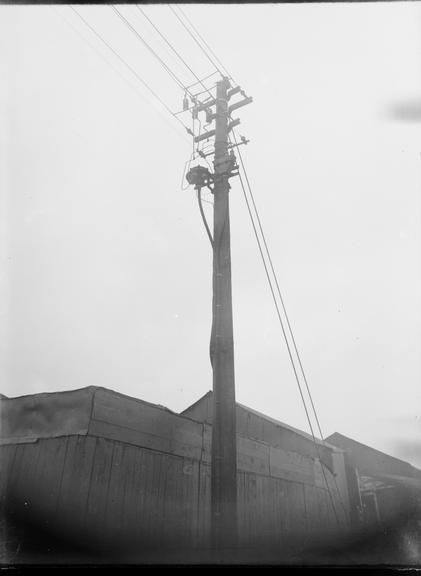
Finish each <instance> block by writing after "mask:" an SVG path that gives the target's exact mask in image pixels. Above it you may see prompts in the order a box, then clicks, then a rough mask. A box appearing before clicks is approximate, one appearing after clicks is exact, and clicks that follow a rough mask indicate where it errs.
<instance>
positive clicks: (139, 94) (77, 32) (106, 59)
mask: <svg viewBox="0 0 421 576" xmlns="http://www.w3.org/2000/svg"><path fill="white" fill-rule="evenodd" d="M69 7H70V8H71V6H69ZM51 9H52V10H54V12H55V13H56V14H57V15H58V16H60V18H61V19H62V20H63V21H64V22H65V23H66V24H67V25H68V26H70V28H72V30H73V31H74V32H75V33H76V34H77V35H78V36H79V37H80V38H82V40H83V41H84V42H86V44H88V46H90V48H92V50H94V51H95V52H96V53H97V54H98V56H99V57H100V58H101V59H102V60H103V61H104V62H105V63H106V64H108V66H110V68H112V69H113V70H114V72H115V73H116V74H118V75H119V76H120V78H121V79H122V80H124V82H126V84H127V85H128V86H130V88H131V89H132V90H134V91H135V92H136V94H137V95H138V96H139V97H140V98H141V99H142V100H143V101H144V102H147V103H149V104H150V101H148V100H147V99H146V98H145V96H144V94H142V92H140V90H139V89H138V87H137V86H136V85H135V84H134V83H133V82H131V81H130V80H128V78H126V77H125V76H124V75H123V74H122V73H121V71H120V70H119V69H118V68H117V67H116V66H114V65H113V64H112V63H111V62H110V60H109V59H108V58H106V57H105V56H104V54H102V53H101V51H100V50H98V48H97V47H96V46H95V45H94V44H92V43H91V42H89V40H88V39H87V38H85V36H83V34H81V32H80V31H79V30H78V29H77V28H76V27H75V26H73V24H72V23H71V22H70V21H69V20H68V19H67V18H65V17H64V16H63V14H61V13H60V12H59V11H58V10H57V9H56V8H55V7H54V6H51ZM78 16H79V17H80V18H81V19H82V17H81V16H80V14H79V13H78ZM82 20H83V19H82ZM85 23H86V22H85ZM156 111H157V112H158V113H159V115H160V116H161V117H162V119H163V120H164V122H165V123H166V124H168V126H169V127H170V128H171V130H174V132H175V133H176V134H177V136H179V137H180V138H182V139H183V140H184V141H186V142H187V139H186V137H185V136H181V133H180V132H178V130H176V129H175V127H174V126H173V125H172V124H171V123H170V122H169V121H168V119H167V117H166V116H164V115H163V114H162V113H161V112H160V111H159V110H158V109H157V110H156ZM181 124H182V126H183V127H184V128H185V126H184V124H183V123H181Z"/></svg>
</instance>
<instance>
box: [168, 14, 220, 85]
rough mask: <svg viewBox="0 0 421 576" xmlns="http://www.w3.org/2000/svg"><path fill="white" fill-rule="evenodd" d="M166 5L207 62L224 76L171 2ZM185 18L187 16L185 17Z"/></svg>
mask: <svg viewBox="0 0 421 576" xmlns="http://www.w3.org/2000/svg"><path fill="white" fill-rule="evenodd" d="M168 7H169V8H170V10H171V12H172V13H173V14H174V16H175V17H176V18H177V20H178V21H179V22H180V24H181V25H182V26H183V28H184V29H185V30H187V32H188V34H189V35H190V36H191V37H192V38H193V40H194V41H195V43H196V44H197V45H198V46H199V48H200V50H201V51H202V52H203V53H204V55H205V56H206V58H207V59H208V60H209V62H210V63H211V64H212V66H213V67H214V68H215V69H216V71H217V72H219V74H220V75H221V76H222V77H224V74H223V73H222V72H221V70H220V68H219V67H218V66H217V65H216V64H215V62H214V61H213V60H212V58H211V57H210V56H209V54H208V53H207V52H206V50H205V49H204V48H203V46H202V45H201V44H200V42H199V41H198V40H197V38H196V37H195V36H194V35H193V33H192V31H191V30H190V29H189V28H188V27H187V26H186V24H185V23H184V22H183V20H182V19H181V18H180V16H179V15H178V14H177V12H176V11H175V10H174V8H173V7H172V6H171V4H168ZM180 10H181V8H180ZM186 19H187V17H186Z"/></svg>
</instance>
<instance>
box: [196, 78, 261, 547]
mask: <svg viewBox="0 0 421 576" xmlns="http://www.w3.org/2000/svg"><path fill="white" fill-rule="evenodd" d="M238 93H241V94H242V95H243V96H244V99H243V100H241V101H239V102H236V103H235V104H232V105H231V106H228V101H229V99H230V98H231V96H233V95H234V94H238ZM250 102H252V98H250V97H246V96H245V94H244V91H243V90H241V88H240V87H239V86H237V87H236V88H231V85H230V83H229V80H228V78H223V79H222V80H220V81H219V82H217V84H216V98H215V99H213V100H211V101H209V100H207V101H206V102H202V103H197V104H196V105H195V107H194V112H193V114H194V116H193V117H196V118H197V114H198V113H199V112H206V118H207V121H209V120H210V121H212V120H215V129H214V130H209V131H206V132H204V133H203V134H200V135H199V136H196V137H194V141H195V142H201V141H203V140H209V138H211V137H213V136H214V137H215V150H214V173H213V174H211V173H210V172H209V170H208V169H207V168H205V167H203V166H196V167H194V168H192V169H191V170H190V171H189V173H188V174H187V175H186V178H187V180H188V182H189V184H194V185H195V187H196V190H197V192H198V198H199V204H200V208H201V213H202V218H203V219H204V220H205V218H204V214H203V209H202V205H201V196H200V191H201V188H202V187H203V186H208V187H209V188H210V189H211V191H212V193H213V195H214V211H213V238H212V237H211V235H210V231H209V227H208V225H207V223H206V221H205V225H206V229H207V232H208V235H209V236H210V240H211V242H212V249H213V300H212V334H211V342H210V357H211V363H212V369H213V419H212V451H211V536H212V544H213V546H214V547H215V548H217V549H219V550H220V549H222V548H234V547H235V546H236V543H237V434H236V407H235V379H234V338H233V323H232V295H231V247H230V221H229V198H228V196H229V190H230V184H229V179H230V178H231V177H232V176H235V175H236V174H238V172H237V170H238V166H237V164H236V161H235V156H234V154H233V148H234V147H236V146H239V145H240V144H235V145H234V144H228V135H229V133H230V131H231V130H232V129H233V128H234V127H235V126H237V125H238V124H239V123H240V120H238V119H236V120H231V119H230V117H231V113H232V112H233V111H234V110H236V109H237V108H241V107H242V106H245V105H247V104H249V103H250ZM213 106H215V107H216V110H215V113H212V111H211V108H212V107H213ZM247 142H248V140H245V139H244V138H242V142H241V144H246V143H247ZM228 150H229V151H228ZM210 154H211V153H209V154H202V156H203V157H205V156H208V155H210ZM212 183H213V188H211V184H212Z"/></svg>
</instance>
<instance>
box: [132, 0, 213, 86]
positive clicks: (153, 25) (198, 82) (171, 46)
mask: <svg viewBox="0 0 421 576" xmlns="http://www.w3.org/2000/svg"><path fill="white" fill-rule="evenodd" d="M136 8H137V9H138V10H139V12H140V13H141V14H142V15H143V16H144V17H145V18H146V19H147V21H148V22H149V23H150V24H151V26H152V27H153V28H154V30H155V31H156V32H157V33H158V34H159V35H160V37H161V38H162V39H163V40H164V42H165V43H166V44H167V45H168V46H169V47H170V48H171V50H172V51H173V52H174V54H175V55H176V56H177V57H178V59H179V60H180V61H181V62H182V63H183V64H184V66H185V67H186V68H187V69H188V70H189V71H190V72H191V74H192V75H193V76H194V77H195V78H196V80H197V82H196V83H195V84H192V85H191V86H195V85H196V84H201V85H202V87H203V88H204V89H205V92H208V93H209V95H210V96H211V97H212V93H211V92H210V91H209V90H208V88H206V86H205V85H204V84H203V81H202V80H201V79H200V78H199V77H198V76H197V74H196V72H195V71H194V70H192V68H191V67H190V66H189V64H188V63H187V62H186V61H185V60H184V58H183V57H182V56H181V54H180V53H179V52H178V51H177V50H176V49H175V48H174V46H173V45H172V44H171V42H170V41H169V40H167V38H166V37H165V35H164V34H163V33H162V32H161V31H160V30H159V28H158V27H157V26H155V24H154V23H153V22H152V20H151V19H150V18H149V16H148V15H147V14H146V12H145V11H144V10H143V9H142V8H141V7H140V6H139V5H138V4H136ZM191 86H186V87H185V88H186V91H189V88H191Z"/></svg>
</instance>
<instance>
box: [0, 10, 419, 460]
mask: <svg viewBox="0 0 421 576" xmlns="http://www.w3.org/2000/svg"><path fill="white" fill-rule="evenodd" d="M78 10H79V12H80V14H82V15H83V17H84V18H85V19H86V20H87V21H88V22H89V23H90V24H91V26H93V27H94V29H95V30H97V31H98V32H99V33H100V34H101V35H103V37H104V38H105V39H106V40H107V42H109V43H110V45H112V46H113V48H114V49H115V50H117V52H118V53H119V54H121V56H122V57H123V58H124V59H125V60H126V61H127V62H128V63H129V64H130V65H131V66H132V67H133V68H134V69H135V70H136V71H137V73H138V74H139V75H140V76H141V77H142V78H143V79H144V80H145V82H147V83H148V84H149V85H150V86H151V87H152V88H153V89H154V91H155V92H157V93H158V94H159V96H160V97H161V98H162V100H163V101H165V103H166V105H167V106H168V107H169V108H170V109H171V110H173V111H177V110H180V109H181V108H182V98H183V92H182V91H181V90H180V89H179V88H178V87H177V85H176V84H175V83H174V82H173V80H172V79H171V78H170V77H169V76H168V74H167V73H166V72H165V71H164V70H163V69H162V68H161V67H160V65H159V63H158V62H157V60H155V59H154V58H153V57H152V56H151V55H150V54H149V53H148V52H147V50H146V48H145V47H144V46H143V45H142V44H141V43H140V42H139V40H138V39H137V38H136V37H135V36H134V35H132V34H131V33H130V31H129V30H128V29H127V27H125V26H124V24H123V23H122V21H121V20H119V18H118V16H117V15H116V14H115V13H114V12H113V10H112V9H111V7H109V6H96V7H95V6H94V7H91V6H81V7H79V8H78ZM120 10H121V12H122V13H123V14H124V15H125V16H126V17H127V18H128V19H129V20H130V21H131V22H132V23H133V25H134V26H136V28H137V29H138V31H139V32H140V33H141V34H142V35H143V36H144V37H145V38H146V39H147V41H148V42H150V43H151V44H153V46H154V48H155V49H156V50H159V53H160V54H161V55H162V57H164V58H165V59H166V61H167V62H168V63H169V65H170V66H171V67H172V69H173V70H174V71H176V73H177V74H178V75H179V76H180V78H181V79H182V81H183V83H184V84H190V83H192V82H194V81H195V78H194V77H193V76H192V75H191V74H190V73H189V71H188V70H187V69H186V68H183V67H182V65H181V64H180V62H178V61H177V59H176V57H175V56H174V54H170V53H168V52H167V51H166V46H165V44H164V43H163V42H162V40H161V39H160V38H159V37H158V36H157V35H156V33H155V32H154V30H153V29H152V28H151V26H150V25H149V24H148V22H147V21H146V20H145V19H144V18H143V17H142V15H141V14H140V12H139V11H137V10H136V8H135V7H134V6H121V7H120ZM184 10H185V13H186V14H187V15H188V16H189V17H190V18H191V20H192V21H193V22H194V23H195V25H196V26H197V28H198V30H199V31H200V32H201V33H202V35H203V36H204V37H205V38H206V40H207V42H208V43H209V45H210V46H211V47H212V49H213V50H214V51H215V53H216V54H217V55H218V57H219V58H220V60H221V61H222V63H223V64H224V66H225V67H226V68H227V69H228V71H229V72H230V73H231V74H232V76H233V77H234V79H235V80H236V81H237V82H238V83H240V85H241V87H242V88H243V89H244V90H245V91H246V93H247V94H248V95H251V96H253V99H254V102H253V104H251V105H249V106H247V107H245V108H242V109H241V110H239V111H238V114H237V116H238V117H240V118H241V126H240V127H239V133H240V134H243V135H245V136H246V137H247V138H249V139H250V143H249V144H248V146H246V147H243V149H242V153H243V158H244V160H245V163H246V167H247V170H248V174H249V178H250V181H251V184H252V187H253V191H254V195H255V200H256V202H257V205H258V208H259V210H260V216H261V220H262V223H263V226H264V230H265V233H266V237H267V241H268V244H269V247H270V249H271V254H272V260H273V262H274V265H275V268H276V270H277V273H278V279H279V283H280V286H281V289H282V292H283V295H284V298H285V304H286V307H287V310H288V313H289V317H290V321H291V324H292V326H293V329H294V333H295V338H296V341H297V344H298V347H299V350H300V354H301V358H302V361H303V364H304V368H305V370H306V374H307V378H308V382H309V385H310V388H311V391H312V394H313V399H314V402H315V404H316V407H317V410H318V414H319V419H320V423H321V426H322V429H323V432H324V434H325V435H329V434H331V433H332V432H334V431H339V432H341V433H343V434H345V435H348V436H350V437H352V438H354V439H356V440H358V441H360V442H364V443H366V444H368V445H370V446H373V447H376V448H378V449H380V450H384V451H386V452H388V453H390V454H393V455H395V456H397V457H400V458H403V459H404V460H407V461H409V462H412V463H413V464H414V465H417V466H420V467H421V418H420V414H421V410H420V407H421V388H420V381H421V378H420V377H421V362H420V359H421V331H420V318H421V298H420V294H421V286H420V276H421V274H420V272H421V268H420V262H421V254H420V252H421V243H420V224H421V222H420V220H421V200H420V190H421V188H420V184H421V172H420V161H421V110H420V108H421V106H420V102H421V68H420V65H419V63H420V55H421V54H420V52H421V5H420V3H418V2H411V3H407V2H405V3H399V2H392V3H373V4H360V3H357V4H339V5H332V4H309V5H306V4H304V5H302V4H301V5H282V4H277V5H270V4H268V5H208V6H204V5H200V6H199V5H188V6H185V7H184ZM145 12H147V14H148V15H149V17H150V18H151V19H153V21H154V23H155V24H156V25H157V26H159V29H160V30H161V31H162V33H164V34H165V35H166V36H167V38H168V39H169V40H170V41H171V42H172V43H173V45H174V46H175V47H176V48H177V50H179V52H180V53H181V54H182V55H183V56H184V58H185V59H186V60H187V61H188V63H189V65H190V66H191V67H192V68H193V69H194V70H195V72H196V74H198V75H199V76H200V77H204V76H206V75H208V74H210V73H211V72H213V68H212V66H211V65H210V63H209V61H208V60H207V59H206V58H205V56H204V55H203V54H202V53H201V52H200V51H199V49H198V48H197V46H196V45H195V44H194V43H193V41H192V40H191V39H190V38H189V36H188V35H187V33H186V31H185V30H184V29H183V28H182V26H181V25H180V23H179V22H178V21H177V20H176V18H175V16H174V15H173V14H172V12H171V11H170V10H169V8H168V7H166V6H163V5H162V6H160V5H156V6H153V5H151V6H145ZM211 80H212V82H213V81H214V80H216V76H214V77H213V78H212V79H211ZM210 85H211V84H210ZM0 98H1V100H0V194H1V196H0V201H1V205H0V218H1V239H0V240H1V242H0V251H1V252H0V256H1V264H0V265H1V275H0V278H1V291H2V292H1V326H0V330H1V334H0V346H1V349H0V353H1V357H0V378H1V385H0V391H1V392H2V393H4V394H6V395H8V396H18V395H23V394H32V393H36V392H52V391H59V390H71V389H76V388H81V387H85V386H90V385H95V386H105V387H107V388H110V389H113V390H116V391H118V392H122V393H124V394H128V395H130V396H134V397H137V398H141V399H144V400H147V401H149V402H154V403H159V404H163V405H165V406H167V407H168V408H170V409H172V410H175V411H180V410H182V409H184V408H185V407H187V406H188V405H190V404H191V403H193V402H194V401H196V400H197V399H198V398H199V397H200V396H201V395H202V394H204V393H206V392H207V391H208V390H209V389H210V388H211V386H212V373H211V366H210V362H209V336H210V328H211V296H212V294H211V287H212V284H211V280H212V276H211V275H212V256H211V250H210V246H209V241H208V238H207V236H206V233H205V230H204V228H203V224H202V222H201V219H200V215H199V211H198V208H197V201H196V198H195V195H194V191H193V190H192V189H191V188H190V189H188V190H184V191H183V190H181V179H182V175H183V169H184V165H185V162H186V161H187V160H188V159H189V156H190V154H191V141H190V140H189V137H188V135H187V134H186V133H185V132H183V129H182V127H181V126H180V125H179V124H178V123H177V122H176V121H175V120H174V119H173V118H172V117H171V116H170V114H169V113H168V112H167V111H166V110H165V109H164V108H163V107H162V106H161V105H160V104H159V103H158V102H157V101H156V100H154V98H153V97H152V96H151V95H150V94H149V93H148V91H147V90H146V89H145V88H144V87H143V86H142V84H141V83H140V82H139V81H138V80H137V79H136V78H135V77H134V76H133V75H132V74H131V73H130V72H129V71H128V70H127V68H125V67H124V65H123V64H122V62H121V61H119V60H118V59H117V58H116V57H115V56H113V54H112V53H111V52H110V51H108V50H107V48H106V47H105V46H104V45H102V44H101V42H100V41H99V40H98V38H97V37H95V35H94V34H93V32H92V31H91V30H89V29H88V28H87V27H86V26H85V24H84V23H83V22H82V21H81V20H80V19H79V18H78V16H77V15H76V14H75V13H74V12H72V10H71V9H70V8H69V7H66V6H57V7H54V6H44V7H41V6H32V7H31V6H23V7H19V6H1V7H0ZM183 120H184V121H185V122H186V123H191V120H190V121H189V119H188V117H187V116H185V117H184V118H183ZM231 184H232V189H231V193H230V201H231V236H232V275H233V308H234V332H235V334H234V338H235V370H236V394H237V399H238V401H240V402H242V403H243V404H246V405H248V406H250V407H252V408H254V409H256V410H259V411H261V412H264V413H266V414H268V415H270V416H272V417H274V418H277V419H279V420H281V421H284V422H286V423H288V424H290V425H292V426H296V427H298V428H301V429H303V430H306V431H308V425H307V423H306V419H305V414H304V410H303V407H302V404H301V401H300V396H299V392H298V390H297V386H296V383H295V379H294V374H293V371H292V367H291V364H290V362H289V357H288V353H287V350H286V346H285V343H284V342H283V340H282V333H281V329H280V326H279V323H278V320H277V317H276V314H275V308H274V305H273V302H272V300H271V295H270V291H269V288H268V285H267V283H266V278H265V274H264V269H263V266H262V263H261V261H260V256H259V252H258V249H257V245H256V242H255V239H254V235H253V231H252V227H251V224H250V220H249V217H248V213H247V210H246V206H245V202H244V198H243V196H242V191H241V188H240V185H239V182H238V179H237V180H235V181H232V182H231ZM208 200H210V198H208ZM205 206H206V211H207V215H208V218H211V215H212V206H211V205H210V204H206V205H205Z"/></svg>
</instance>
